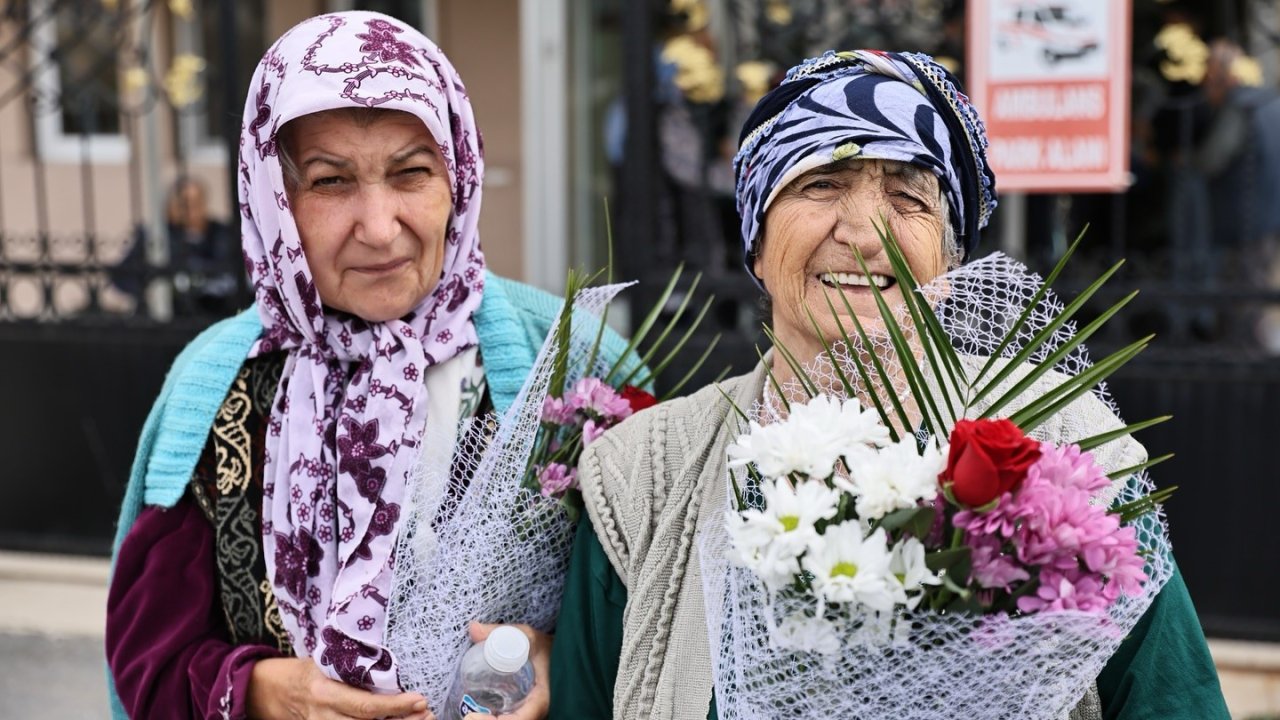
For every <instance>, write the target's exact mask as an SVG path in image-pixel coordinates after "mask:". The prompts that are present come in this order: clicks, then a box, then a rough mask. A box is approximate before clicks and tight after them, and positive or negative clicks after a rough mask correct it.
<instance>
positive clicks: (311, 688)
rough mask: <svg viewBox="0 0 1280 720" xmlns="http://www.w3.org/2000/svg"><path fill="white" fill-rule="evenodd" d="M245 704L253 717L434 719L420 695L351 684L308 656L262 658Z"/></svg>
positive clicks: (267, 719) (268, 719)
mask: <svg viewBox="0 0 1280 720" xmlns="http://www.w3.org/2000/svg"><path fill="white" fill-rule="evenodd" d="M246 706H247V710H248V715H249V717H251V718H260V719H261V720H275V719H276V718H282V719H287V720H378V719H379V718H403V719H404V720H434V718H435V716H434V715H432V714H431V711H430V710H429V709H428V708H427V700H426V698H424V697H422V696H421V695H419V694H418V693H399V694H397V695H379V694H376V693H372V692H369V691H368V690H361V689H359V688H353V687H351V686H349V685H346V684H343V683H340V682H338V681H337V680H332V679H330V678H328V677H326V676H325V674H324V673H322V672H320V668H318V667H316V664H315V662H313V661H312V660H311V659H310V658H305V659H304V658H271V659H268V660H259V661H258V662H257V663H255V664H254V666H253V674H252V675H251V676H250V678H249V696H248V698H247V699H246ZM543 707H544V708H545V707H546V705H545V702H544V705H543ZM544 712H545V709H544ZM538 717H542V716H541V715H539V716H538Z"/></svg>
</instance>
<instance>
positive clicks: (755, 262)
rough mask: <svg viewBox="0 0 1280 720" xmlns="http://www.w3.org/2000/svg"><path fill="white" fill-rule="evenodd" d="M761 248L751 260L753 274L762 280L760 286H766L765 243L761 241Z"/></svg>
mask: <svg viewBox="0 0 1280 720" xmlns="http://www.w3.org/2000/svg"><path fill="white" fill-rule="evenodd" d="M760 245H761V247H759V248H757V249H756V252H755V255H754V257H753V258H752V260H751V272H753V273H755V276H756V278H758V279H759V280H760V284H761V285H764V242H763V241H761V243H760Z"/></svg>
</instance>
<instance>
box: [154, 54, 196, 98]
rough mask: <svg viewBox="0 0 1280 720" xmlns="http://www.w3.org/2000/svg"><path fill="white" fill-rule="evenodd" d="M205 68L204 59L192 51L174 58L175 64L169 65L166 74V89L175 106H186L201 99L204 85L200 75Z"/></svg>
mask: <svg viewBox="0 0 1280 720" xmlns="http://www.w3.org/2000/svg"><path fill="white" fill-rule="evenodd" d="M204 68H205V62H204V59H203V58H200V57H197V56H195V55H191V54H190V53H184V54H182V55H179V56H177V57H175V58H174V59H173V65H171V66H169V72H167V73H165V76H164V89H165V92H166V93H168V94H169V102H170V103H172V104H173V106H174V107H178V108H181V107H186V106H187V105H190V104H191V103H193V102H195V101H197V100H199V99H200V96H201V95H202V94H203V92H204V87H203V86H202V85H201V83H200V82H199V80H200V77H199V76H200V73H202V72H204Z"/></svg>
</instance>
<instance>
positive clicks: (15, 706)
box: [0, 553, 109, 720]
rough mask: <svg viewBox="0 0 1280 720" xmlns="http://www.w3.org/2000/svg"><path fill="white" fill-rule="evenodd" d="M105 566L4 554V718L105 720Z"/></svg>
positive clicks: (0, 579) (0, 703)
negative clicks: (103, 625) (103, 631)
mask: <svg viewBox="0 0 1280 720" xmlns="http://www.w3.org/2000/svg"><path fill="white" fill-rule="evenodd" d="M106 583H107V562H106V561H105V560H86V559H80V558H63V557H56V556H48V555H27V554H23V553H0V698H3V700H0V720H19V718H21V719H23V720H27V719H28V718H29V719H31V720H37V719H43V718H59V719H64V718H75V719H77V720H80V719H83V720H98V719H99V718H101V719H103V720H106V719H107V718H108V717H109V715H108V713H107V711H106V700H105V698H106V692H107V682H106V676H105V675H104V674H103V673H104V666H103V654H102V653H103V651H102V618H103V613H104V611H105V608H106V605H107V588H106Z"/></svg>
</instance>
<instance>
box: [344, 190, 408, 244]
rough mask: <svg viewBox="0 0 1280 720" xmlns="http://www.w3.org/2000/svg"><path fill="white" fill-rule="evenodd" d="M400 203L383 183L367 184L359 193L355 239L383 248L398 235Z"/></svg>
mask: <svg viewBox="0 0 1280 720" xmlns="http://www.w3.org/2000/svg"><path fill="white" fill-rule="evenodd" d="M399 211H400V204H399V202H397V198H396V197H395V193H394V192H393V191H392V190H391V189H390V188H388V187H387V186H386V185H385V184H381V183H379V184H372V185H367V186H366V187H365V188H364V191H363V192H361V193H360V209H359V215H358V217H357V220H356V226H355V239H356V242H359V243H361V244H364V245H368V246H370V247H375V248H383V247H387V246H389V245H391V243H392V242H394V241H395V239H396V238H397V237H399V236H400V230H401V228H400V217H399Z"/></svg>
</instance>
